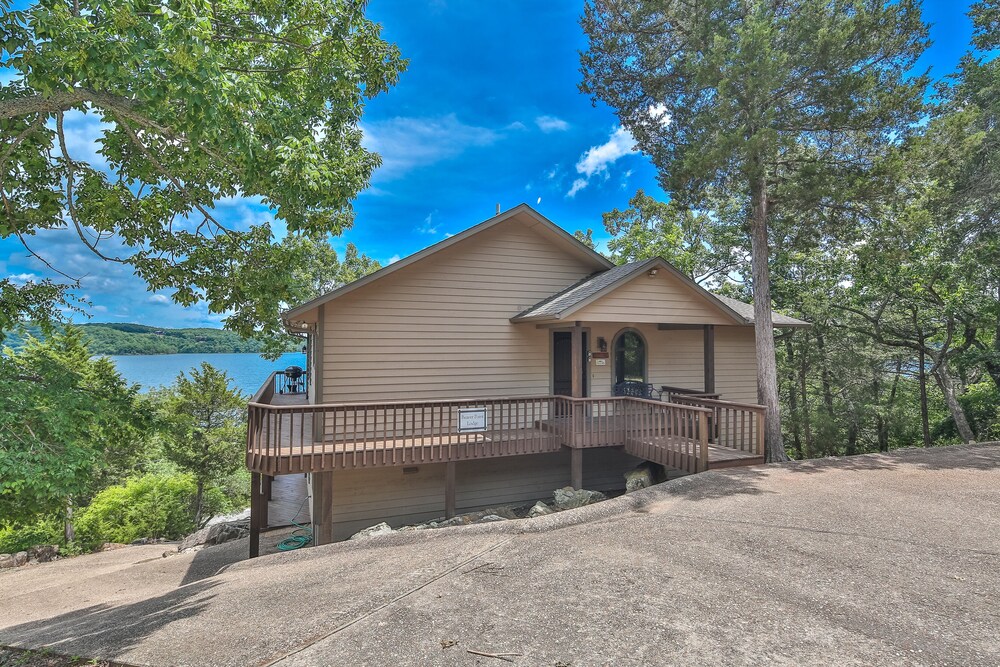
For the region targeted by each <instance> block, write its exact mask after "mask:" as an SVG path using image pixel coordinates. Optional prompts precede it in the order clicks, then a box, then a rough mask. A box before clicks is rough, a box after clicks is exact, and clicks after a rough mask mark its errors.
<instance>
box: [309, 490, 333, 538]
mask: <svg viewBox="0 0 1000 667" xmlns="http://www.w3.org/2000/svg"><path fill="white" fill-rule="evenodd" d="M312 532H313V544H315V545H317V546H319V545H321V544H330V543H331V542H333V473H332V472H330V471H327V472H314V473H312Z"/></svg>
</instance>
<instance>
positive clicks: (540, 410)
mask: <svg viewBox="0 0 1000 667" xmlns="http://www.w3.org/2000/svg"><path fill="white" fill-rule="evenodd" d="M274 387H275V384H274V382H273V379H272V380H271V381H269V382H268V383H267V384H265V386H264V387H262V388H261V390H260V391H258V392H257V394H256V395H255V396H254V399H253V402H251V403H250V405H249V408H248V419H249V422H248V436H247V466H248V467H249V468H250V469H251V470H254V471H257V472H261V473H264V474H269V475H274V474H285V473H292V472H308V471H314V470H336V469H345V468H363V467H375V466H378V467H381V466H401V465H415V464H421V463H440V462H447V461H460V460H467V459H482V458H493V457H500V456H515V455H520V454H538V453H544V452H555V451H559V450H560V449H562V447H564V446H565V447H571V448H591V447H625V449H626V451H628V452H630V453H632V454H634V455H636V456H640V457H642V458H646V459H648V460H651V461H654V462H657V463H661V464H664V465H669V466H672V467H675V468H678V469H680V470H685V471H687V472H692V473H693V472H700V471H703V470H707V469H708V446H709V440H710V434H711V432H712V425H711V423H710V420H711V418H712V416H713V414H714V413H713V411H712V410H711V409H709V408H706V407H701V406H697V405H681V404H675V403H664V402H661V401H654V400H648V399H641V398H633V397H625V396H616V397H609V398H570V397H566V396H530V397H519V398H507V397H502V398H478V399H466V400H460V401H453V400H443V401H413V402H395V403H357V404H336V405H308V404H303V405H270V404H268V403H269V402H270V401H271V400H273V399H274V395H275V389H274Z"/></svg>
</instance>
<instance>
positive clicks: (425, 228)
mask: <svg viewBox="0 0 1000 667" xmlns="http://www.w3.org/2000/svg"><path fill="white" fill-rule="evenodd" d="M417 231H418V232H420V233H421V234H437V233H438V226H437V225H435V224H434V212H431V213H428V214H427V217H426V218H424V224H422V225H420V226H419V227H417Z"/></svg>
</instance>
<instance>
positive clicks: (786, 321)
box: [511, 257, 809, 327]
mask: <svg viewBox="0 0 1000 667" xmlns="http://www.w3.org/2000/svg"><path fill="white" fill-rule="evenodd" d="M653 269H662V270H664V271H666V272H667V273H669V274H671V275H672V276H673V277H674V278H676V279H678V280H679V281H680V283H682V284H683V285H684V286H685V287H686V288H687V289H689V290H691V291H692V292H693V293H695V294H696V295H697V296H699V297H701V299H703V300H704V301H705V302H707V304H706V305H708V306H709V307H710V308H712V310H714V311H716V312H721V314H722V316H723V317H724V318H726V319H728V320H730V321H731V322H732V324H733V325H736V326H752V325H753V323H754V314H753V305H752V304H749V303H743V302H742V301H737V300H736V299H731V298H729V297H725V296H720V295H718V294H713V293H712V292H709V291H708V290H706V289H705V288H704V287H702V286H701V285H698V284H697V283H696V282H694V281H693V280H691V279H690V278H688V277H687V276H686V275H684V274H683V273H682V272H681V271H679V270H678V269H677V268H676V267H674V266H673V265H672V264H670V262H668V261H667V260H665V259H663V258H662V257H654V258H652V259H648V260H642V261H638V262H630V263H628V264H622V265H620V266H616V267H614V268H611V269H608V270H606V271H602V272H600V273H595V274H593V275H591V276H589V277H587V278H584V279H583V280H581V281H579V282H578V283H576V284H575V285H571V286H569V287H568V288H566V289H564V290H562V291H561V292H557V293H555V294H553V295H552V296H550V297H547V298H545V299H543V300H542V301H539V302H538V303H536V304H535V305H533V306H531V307H530V308H527V309H525V310H523V311H521V312H520V313H518V314H517V315H515V316H514V317H512V318H511V322H525V321H547V320H562V319H566V318H567V317H569V316H570V315H572V314H574V313H576V312H577V311H579V310H581V309H582V308H584V307H585V306H587V305H589V304H591V303H593V302H594V301H596V300H597V299H599V298H601V297H603V296H606V295H608V294H610V293H612V292H614V291H615V290H616V289H618V288H620V287H622V286H623V285H625V284H626V283H628V282H629V281H630V280H632V279H633V278H635V277H636V276H639V275H641V274H643V273H647V272H649V271H651V270H653ZM713 307H714V308H713ZM639 316H640V313H638V312H637V313H636V321H638V318H639ZM771 321H772V322H773V323H774V326H776V327H803V326H809V323H808V322H804V321H802V320H798V319H795V318H794V317H788V316H787V315H782V314H780V313H774V314H773V315H772V320H771Z"/></svg>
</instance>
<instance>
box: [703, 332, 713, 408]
mask: <svg viewBox="0 0 1000 667" xmlns="http://www.w3.org/2000/svg"><path fill="white" fill-rule="evenodd" d="M703 356H704V359H705V393H706V394H714V393H715V325H714V324H706V325H705V344H704V355H703Z"/></svg>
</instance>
